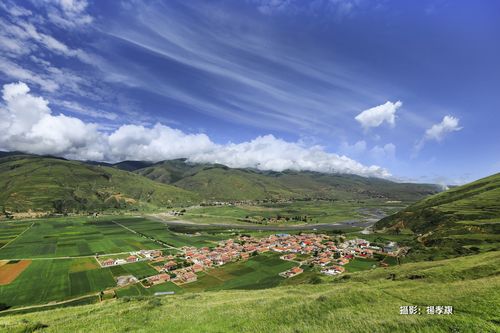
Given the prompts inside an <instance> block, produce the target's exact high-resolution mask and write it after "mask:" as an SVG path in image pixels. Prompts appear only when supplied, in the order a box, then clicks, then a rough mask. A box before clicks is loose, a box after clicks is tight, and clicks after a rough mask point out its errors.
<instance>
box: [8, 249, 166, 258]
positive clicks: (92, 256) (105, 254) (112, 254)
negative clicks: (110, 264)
mask: <svg viewBox="0 0 500 333" xmlns="http://www.w3.org/2000/svg"><path fill="white" fill-rule="evenodd" d="M163 249H164V247H162V248H158V249H153V250H163ZM130 252H133V251H125V252H115V253H103V254H99V256H100V257H102V256H114V255H119V254H127V253H130ZM82 258H95V254H93V255H88V256H74V257H68V256H66V257H43V258H6V259H3V258H2V259H1V260H6V261H9V260H57V259H82Z"/></svg>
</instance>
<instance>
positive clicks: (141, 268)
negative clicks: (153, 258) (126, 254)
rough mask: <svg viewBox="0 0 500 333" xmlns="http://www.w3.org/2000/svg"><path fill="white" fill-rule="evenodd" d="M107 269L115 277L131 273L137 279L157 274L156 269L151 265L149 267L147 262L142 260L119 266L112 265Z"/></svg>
mask: <svg viewBox="0 0 500 333" xmlns="http://www.w3.org/2000/svg"><path fill="white" fill-rule="evenodd" d="M109 269H110V270H111V273H113V276H115V277H118V276H123V275H133V276H135V277H136V278H138V279H142V278H144V277H147V276H151V275H155V274H158V271H156V270H155V269H154V268H153V267H151V266H150V265H149V264H148V263H147V262H144V261H141V262H135V263H132V264H125V265H120V266H113V267H110V268H109Z"/></svg>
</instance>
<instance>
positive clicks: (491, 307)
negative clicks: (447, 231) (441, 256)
mask: <svg viewBox="0 0 500 333" xmlns="http://www.w3.org/2000/svg"><path fill="white" fill-rule="evenodd" d="M499 264H500V253H499V252H490V253H487V254H481V255H476V256H470V257H463V258H456V259H450V260H446V261H441V262H427V263H414V264H406V265H403V266H399V267H394V268H387V269H376V270H374V271H371V272H362V273H353V274H350V275H349V276H350V278H349V279H346V278H345V277H344V278H340V279H338V280H336V281H334V282H333V283H329V284H320V285H303V286H300V287H297V286H294V287H279V288H273V289H265V290H254V291H239V290H234V291H218V292H204V293H200V294H184V295H177V296H172V297H165V298H146V299H136V300H134V299H132V300H130V301H127V300H122V301H108V302H104V303H101V304H95V305H87V306H81V307H74V308H63V309H55V310H50V311H46V312H38V313H31V314H24V315H12V316H7V317H2V318H0V330H2V329H3V330H6V331H9V332H25V331H27V329H30V328H34V327H37V325H38V327H40V326H42V325H46V326H47V327H46V329H45V330H44V332H83V331H85V332H125V331H133V332H235V331H238V332H368V331H369V332H429V333H430V332H432V333H438V332H496V331H498V329H499V323H500V317H499V315H498V311H497V310H498V308H497V306H496V305H497V304H499V302H500V296H499V293H498V288H499V287H500V278H499V272H500V270H499V267H500V265H499ZM391 273H393V274H395V275H394V276H395V280H391V279H387V277H388V276H389V274H391ZM416 277H418V278H416ZM402 305H418V306H420V307H421V310H422V312H423V314H422V315H414V316H403V315H399V307H400V306H402ZM427 305H451V306H453V307H454V314H453V315H448V316H445V315H427V314H425V306H427ZM117 318H119V320H117Z"/></svg>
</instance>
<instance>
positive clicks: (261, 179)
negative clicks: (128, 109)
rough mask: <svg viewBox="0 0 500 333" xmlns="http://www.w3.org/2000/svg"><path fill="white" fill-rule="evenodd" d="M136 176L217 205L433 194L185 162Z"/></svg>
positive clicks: (360, 180)
mask: <svg viewBox="0 0 500 333" xmlns="http://www.w3.org/2000/svg"><path fill="white" fill-rule="evenodd" d="M135 172H136V173H139V174H141V175H143V176H146V177H148V178H151V179H153V180H156V181H159V182H163V183H166V184H174V185H176V186H179V187H181V188H184V189H187V190H192V191H195V192H197V193H200V194H201V195H202V196H203V197H204V198H207V199H219V200H227V199H233V200H238V199H240V200H245V199H249V200H254V199H266V198H267V199H270V198H276V199H277V198H333V199H367V198H377V197H381V198H387V199H393V200H409V201H414V200H417V199H421V198H423V197H424V196H426V195H429V194H432V193H436V191H437V188H436V187H435V186H433V185H426V184H401V183H394V182H391V181H387V180H382V179H377V178H364V177H360V176H355V175H334V174H322V173H316V172H293V171H285V172H271V171H268V172H261V171H256V170H250V169H232V168H228V167H226V166H223V165H217V164H215V165H210V164H190V163H186V162H185V160H172V161H165V162H160V163H157V164H155V165H152V166H149V167H146V168H143V169H138V170H135Z"/></svg>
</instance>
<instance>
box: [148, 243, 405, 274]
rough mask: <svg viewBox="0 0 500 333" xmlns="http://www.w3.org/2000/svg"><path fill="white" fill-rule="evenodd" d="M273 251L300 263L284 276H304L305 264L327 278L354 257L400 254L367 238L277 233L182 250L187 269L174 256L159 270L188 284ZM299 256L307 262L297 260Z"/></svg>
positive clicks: (391, 247)
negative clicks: (216, 269) (206, 273)
mask: <svg viewBox="0 0 500 333" xmlns="http://www.w3.org/2000/svg"><path fill="white" fill-rule="evenodd" d="M386 250H387V251H386ZM388 250H390V251H388ZM270 251H271V252H277V253H283V255H282V256H281V257H280V258H281V259H283V260H289V261H296V262H297V263H298V264H299V267H294V268H292V269H290V270H289V271H286V272H282V273H280V274H281V275H282V276H284V277H292V276H295V275H297V274H300V273H302V271H303V270H302V269H301V268H300V266H301V265H303V264H308V265H313V266H317V267H320V268H321V272H322V273H324V274H326V275H336V274H341V273H343V272H344V271H345V268H344V267H343V266H344V265H346V264H348V263H349V261H350V260H352V259H353V258H355V257H358V258H371V257H373V254H374V253H383V252H384V251H386V252H385V254H387V253H390V252H392V251H397V244H395V243H390V244H389V246H388V247H384V248H380V247H377V246H373V245H371V244H370V242H369V241H367V240H364V239H352V240H343V241H340V240H337V239H334V238H332V237H330V236H327V235H324V234H300V235H288V234H276V235H271V236H268V237H264V238H256V237H252V236H240V237H239V238H237V239H228V240H224V241H221V242H219V243H218V245H217V247H215V248H209V247H202V248H195V247H183V248H182V253H183V254H182V259H183V260H185V263H187V266H184V267H181V268H179V267H178V266H179V264H178V263H177V262H176V261H174V260H173V259H174V258H175V257H173V256H171V257H170V258H169V259H170V261H168V262H166V263H165V264H164V265H163V266H161V267H159V268H157V269H158V270H159V271H160V272H169V273H170V274H171V276H175V278H173V279H172V281H174V282H177V283H188V282H192V281H196V273H197V272H201V271H203V270H206V269H208V268H211V267H216V266H221V265H224V264H226V263H228V262H232V261H237V260H245V259H248V258H250V257H251V256H254V255H257V254H260V253H265V252H270ZM298 254H300V255H302V256H301V258H304V257H305V258H306V259H303V260H296V258H297V255H298ZM304 255H305V256H304Z"/></svg>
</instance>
